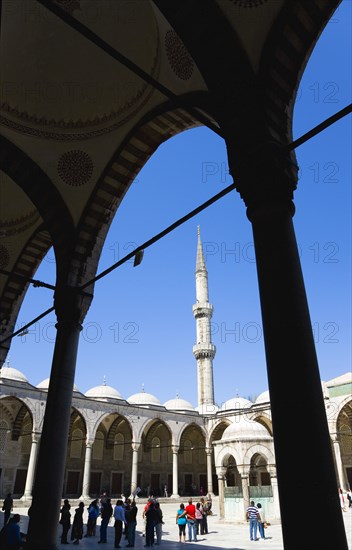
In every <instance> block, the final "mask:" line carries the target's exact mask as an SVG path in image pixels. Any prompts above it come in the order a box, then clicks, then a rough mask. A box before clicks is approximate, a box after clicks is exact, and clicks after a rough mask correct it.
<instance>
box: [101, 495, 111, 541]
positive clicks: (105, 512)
mask: <svg viewBox="0 0 352 550" xmlns="http://www.w3.org/2000/svg"><path fill="white" fill-rule="evenodd" d="M112 514H113V509H112V506H111V500H110V499H109V498H106V500H105V501H104V502H103V505H102V507H101V509H100V515H101V524H100V540H98V544H101V543H105V542H107V540H106V537H107V528H108V523H109V521H110V518H111V516H112Z"/></svg>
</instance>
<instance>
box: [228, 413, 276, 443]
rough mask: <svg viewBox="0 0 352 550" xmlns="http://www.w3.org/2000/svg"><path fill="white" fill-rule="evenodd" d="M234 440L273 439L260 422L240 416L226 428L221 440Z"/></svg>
mask: <svg viewBox="0 0 352 550" xmlns="http://www.w3.org/2000/svg"><path fill="white" fill-rule="evenodd" d="M233 439H271V435H270V434H269V432H268V430H267V429H266V428H264V426H263V425H262V424H259V422H256V421H255V420H250V419H249V418H248V417H245V416H239V417H238V418H235V419H234V421H233V422H232V423H231V424H230V426H228V427H227V428H226V430H225V431H224V433H223V434H222V438H221V440H222V441H224V440H233Z"/></svg>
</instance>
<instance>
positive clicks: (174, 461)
mask: <svg viewBox="0 0 352 550" xmlns="http://www.w3.org/2000/svg"><path fill="white" fill-rule="evenodd" d="M171 450H172V495H171V498H179V494H178V450H179V447H178V446H177V445H173V446H172V447H171Z"/></svg>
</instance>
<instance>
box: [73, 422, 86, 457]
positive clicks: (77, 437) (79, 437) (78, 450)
mask: <svg viewBox="0 0 352 550" xmlns="http://www.w3.org/2000/svg"><path fill="white" fill-rule="evenodd" d="M83 439H84V436H83V432H82V430H79V429H76V430H73V432H72V440H71V452H70V458H81V456H82V447H83Z"/></svg>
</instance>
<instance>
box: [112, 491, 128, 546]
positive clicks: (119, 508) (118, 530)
mask: <svg viewBox="0 0 352 550" xmlns="http://www.w3.org/2000/svg"><path fill="white" fill-rule="evenodd" d="M114 518H115V525H114V527H115V548H121V546H120V542H121V537H122V529H123V525H126V517H125V508H124V506H123V502H122V500H117V501H116V506H115V508H114Z"/></svg>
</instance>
